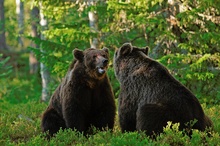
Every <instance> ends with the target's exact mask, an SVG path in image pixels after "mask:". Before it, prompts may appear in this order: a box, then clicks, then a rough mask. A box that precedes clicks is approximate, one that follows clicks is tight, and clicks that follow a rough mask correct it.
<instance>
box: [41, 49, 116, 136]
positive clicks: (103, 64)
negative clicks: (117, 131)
mask: <svg viewBox="0 0 220 146" xmlns="http://www.w3.org/2000/svg"><path fill="white" fill-rule="evenodd" d="M73 54H74V57H75V60H73V63H72V64H71V65H70V67H69V70H68V72H67V74H66V76H65V78H64V80H63V82H62V83H61V84H60V85H59V86H58V88H57V89H56V90H55V92H54V94H53V95H52V97H51V100H50V103H49V106H48V108H47V109H46V111H45V112H44V114H43V117H42V122H41V127H42V131H43V132H46V131H49V136H52V135H54V134H55V133H56V132H57V131H58V130H59V129H60V128H62V129H64V128H71V129H76V130H78V131H80V132H84V133H85V134H87V133H88V131H89V128H90V127H91V126H94V127H96V128H97V129H99V130H104V129H105V128H109V129H112V128H113V126H114V118H115V110H116V107H115V101H114V95H113V92H112V87H111V85H110V82H109V79H108V77H107V74H106V71H107V68H108V59H109V53H108V49H107V48H104V49H102V50H97V49H87V50H85V51H80V50H78V49H75V50H74V52H73Z"/></svg>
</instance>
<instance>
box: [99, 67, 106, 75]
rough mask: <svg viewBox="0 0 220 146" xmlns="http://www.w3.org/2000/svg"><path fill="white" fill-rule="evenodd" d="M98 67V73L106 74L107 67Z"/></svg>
mask: <svg viewBox="0 0 220 146" xmlns="http://www.w3.org/2000/svg"><path fill="white" fill-rule="evenodd" d="M97 69H98V73H100V74H104V73H105V68H103V67H97Z"/></svg>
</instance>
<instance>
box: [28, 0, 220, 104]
mask: <svg viewBox="0 0 220 146" xmlns="http://www.w3.org/2000/svg"><path fill="white" fill-rule="evenodd" d="M35 2H36V4H38V2H39V0H35ZM42 6H43V7H42V10H43V12H44V14H45V16H46V17H47V19H48V22H49V25H48V29H47V30H45V31H44V32H42V33H44V34H45V35H46V37H47V40H46V41H45V40H39V39H36V38H30V37H29V39H31V40H32V41H34V42H35V43H36V44H38V45H40V46H41V48H43V50H44V51H43V52H41V51H40V50H39V49H34V48H31V50H33V51H34V52H35V53H36V55H37V56H38V59H39V60H40V61H41V62H43V63H44V64H46V65H47V66H48V68H49V69H50V71H51V73H53V74H54V75H55V76H57V77H59V78H60V77H63V76H64V75H65V73H66V70H67V68H68V65H69V64H70V62H71V61H72V58H73V56H72V54H71V52H72V50H73V49H74V48H76V47H77V48H79V49H82V50H84V49H86V48H89V46H90V40H91V38H94V37H96V38H98V40H99V41H100V43H101V46H100V47H102V46H107V47H109V48H110V53H111V57H112V56H113V53H114V50H115V49H117V48H118V47H120V45H122V44H123V43H124V42H131V43H132V44H133V45H136V46H139V47H143V46H146V45H147V46H150V48H151V51H150V54H149V55H150V56H151V57H152V58H154V59H157V60H158V61H160V62H161V63H162V64H164V65H165V66H167V67H168V69H169V70H170V72H171V73H172V74H173V75H174V76H175V77H176V78H177V79H178V80H179V81H180V82H182V83H183V84H184V85H186V86H187V87H188V88H189V89H190V90H191V91H192V92H193V93H194V94H196V96H197V97H198V98H199V100H200V101H201V102H207V103H211V104H216V103H219V102H220V92H219V90H220V86H219V84H220V83H219V82H217V81H218V80H219V79H220V70H219V67H220V54H219V52H220V50H219V47H220V46H219V42H220V40H219V39H220V35H219V34H220V33H219V31H220V27H219V18H218V17H217V16H218V15H219V13H220V7H219V5H218V2H215V1H209V2H208V1H200V0H199V1H197V2H196V3H192V2H191V1H189V0H187V1H184V2H178V3H175V4H172V3H169V2H168V1H161V0H153V1H149V0H147V1H146V0H130V1H116V0H110V1H108V2H106V3H105V2H102V1H99V2H97V3H96V4H95V5H87V4H86V3H83V2H81V1H79V2H78V3H75V2H64V1H45V2H43V3H42ZM89 11H95V12H96V13H97V14H98V18H99V19H98V22H99V23H98V29H99V30H98V31H97V32H92V31H90V27H89V19H88V12H89ZM108 74H109V76H110V80H111V84H112V86H113V89H114V92H115V95H116V97H117V95H118V93H119V84H118V82H117V80H116V79H115V76H114V70H113V69H112V67H110V68H109V71H108Z"/></svg>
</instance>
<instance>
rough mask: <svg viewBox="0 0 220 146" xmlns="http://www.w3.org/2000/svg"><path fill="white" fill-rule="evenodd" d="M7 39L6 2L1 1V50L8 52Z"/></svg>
mask: <svg viewBox="0 0 220 146" xmlns="http://www.w3.org/2000/svg"><path fill="white" fill-rule="evenodd" d="M7 49H8V47H7V45H6V39H5V15H4V0H0V50H7Z"/></svg>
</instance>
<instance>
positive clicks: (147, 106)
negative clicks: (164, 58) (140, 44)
mask: <svg viewBox="0 0 220 146" xmlns="http://www.w3.org/2000/svg"><path fill="white" fill-rule="evenodd" d="M147 52H148V48H145V49H140V48H137V47H134V46H132V45H131V44H129V43H126V44H124V45H122V46H121V48H119V49H118V50H117V51H116V52H115V55H114V69H115V75H116V77H117V79H118V81H119V82H120V88H121V91H120V94H119V107H118V108H119V110H118V112H119V123H120V126H121V129H122V131H123V132H125V131H135V130H138V131H145V132H146V134H147V135H152V134H154V133H156V134H158V133H160V132H163V127H164V126H166V125H167V122H168V121H172V122H173V123H177V122H179V123H180V127H179V128H180V129H184V128H188V127H189V128H190V125H189V124H188V125H187V123H189V122H190V121H192V120H195V121H196V123H195V124H194V125H193V127H191V128H193V129H198V130H202V131H204V130H205V129H206V127H212V122H211V120H210V119H209V118H208V117H207V116H206V115H205V114H204V112H203V109H202V107H201V105H200V103H199V101H198V100H197V98H196V97H195V96H194V95H193V94H192V93H191V92H190V91H189V90H188V89H187V88H186V87H185V86H184V85H182V84H181V83H180V82H179V81H177V80H176V79H175V78H174V77H173V76H172V75H171V74H170V73H169V71H168V70H167V69H166V68H165V67H164V66H163V65H161V64H160V63H158V62H157V61H155V60H153V59H151V58H149V57H148V56H147V55H148V54H147Z"/></svg>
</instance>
